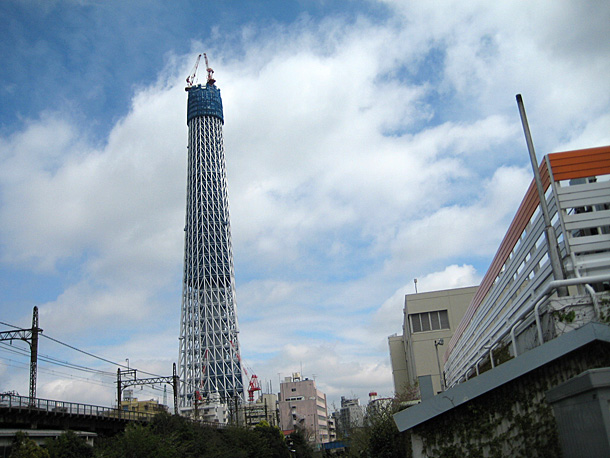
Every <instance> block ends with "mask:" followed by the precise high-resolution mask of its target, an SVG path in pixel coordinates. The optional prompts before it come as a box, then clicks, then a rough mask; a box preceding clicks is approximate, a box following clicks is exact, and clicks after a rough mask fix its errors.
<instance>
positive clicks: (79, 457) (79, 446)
mask: <svg viewBox="0 0 610 458" xmlns="http://www.w3.org/2000/svg"><path fill="white" fill-rule="evenodd" d="M46 447H47V450H48V452H49V456H50V458H89V457H92V456H93V448H92V447H91V446H90V445H89V444H87V442H85V440H84V439H83V438H81V437H78V436H77V435H76V433H75V432H74V431H66V432H65V433H64V434H62V435H61V436H59V437H58V438H57V439H48V440H47V441H46Z"/></svg>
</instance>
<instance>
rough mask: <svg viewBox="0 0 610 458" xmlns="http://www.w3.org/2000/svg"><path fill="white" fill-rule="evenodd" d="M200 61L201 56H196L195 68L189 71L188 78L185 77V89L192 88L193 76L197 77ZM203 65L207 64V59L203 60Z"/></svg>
mask: <svg viewBox="0 0 610 458" xmlns="http://www.w3.org/2000/svg"><path fill="white" fill-rule="evenodd" d="M200 60H201V54H199V55H198V56H197V62H195V66H194V67H193V70H192V71H191V74H190V75H189V76H187V77H186V84H187V88H189V87H191V86H193V83H194V82H195V75H197V68H198V67H199V61H200ZM205 64H206V65H207V64H208V58H207V57H206V58H205Z"/></svg>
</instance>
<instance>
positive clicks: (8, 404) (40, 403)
mask: <svg viewBox="0 0 610 458" xmlns="http://www.w3.org/2000/svg"><path fill="white" fill-rule="evenodd" d="M3 408H8V409H16V410H28V409H29V410H35V411H41V412H48V413H50V414H56V415H60V414H61V415H87V416H92V417H99V418H116V419H118V418H120V419H121V420H131V421H149V420H151V419H152V418H153V416H154V415H155V413H157V412H151V413H148V412H132V411H128V410H120V411H119V409H116V408H112V407H103V406H96V405H91V404H80V403H76V402H66V401H53V400H50V399H38V398H35V399H30V398H29V397H27V396H19V395H15V394H7V393H4V394H0V409H3Z"/></svg>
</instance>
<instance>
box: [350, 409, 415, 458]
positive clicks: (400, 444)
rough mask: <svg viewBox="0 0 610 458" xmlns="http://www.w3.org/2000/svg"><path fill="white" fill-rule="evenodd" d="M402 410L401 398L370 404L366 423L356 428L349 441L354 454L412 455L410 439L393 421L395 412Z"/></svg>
mask: <svg viewBox="0 0 610 458" xmlns="http://www.w3.org/2000/svg"><path fill="white" fill-rule="evenodd" d="M400 409H401V407H400V401H399V400H398V399H392V400H391V401H390V400H388V402H383V401H382V402H377V403H375V404H373V405H370V404H369V407H368V408H367V410H366V416H365V421H364V426H363V427H362V428H354V429H353V430H352V432H351V435H350V439H349V443H350V451H349V455H348V456H351V457H358V458H405V457H409V456H411V446H410V443H409V438H408V436H407V435H405V434H401V433H400V432H399V431H398V428H397V427H396V423H394V418H393V415H394V413H396V412H398V411H399V410H400Z"/></svg>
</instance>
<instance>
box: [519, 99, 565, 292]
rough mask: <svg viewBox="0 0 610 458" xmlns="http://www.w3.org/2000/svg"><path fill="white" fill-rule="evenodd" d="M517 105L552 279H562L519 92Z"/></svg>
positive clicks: (530, 136)
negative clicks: (532, 175)
mask: <svg viewBox="0 0 610 458" xmlns="http://www.w3.org/2000/svg"><path fill="white" fill-rule="evenodd" d="M517 106H518V107H519V115H520V116H521V124H522V125H523V133H524V134H525V142H526V143H527V149H528V151H529V155H530V162H531V164H532V169H533V170H534V180H535V182H536V188H537V189H538V198H539V199H540V210H541V211H542V217H543V219H544V237H545V239H546V246H547V250H548V253H549V259H550V261H551V269H552V270H553V279H554V280H563V279H564V278H565V275H564V273H563V264H562V262H561V256H560V255H559V247H558V246H557V235H556V234H555V228H553V225H552V224H551V218H550V215H549V209H548V207H547V205H546V198H545V196H544V187H543V186H542V179H541V178H540V171H539V169H538V160H537V159H536V151H535V150H534V143H533V141H532V135H531V133H530V128H529V124H528V122H527V116H526V114H525V107H524V105H523V99H522V97H521V94H517ZM557 294H558V295H559V296H567V295H568V289H567V288H566V287H565V286H562V287H559V288H557Z"/></svg>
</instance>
